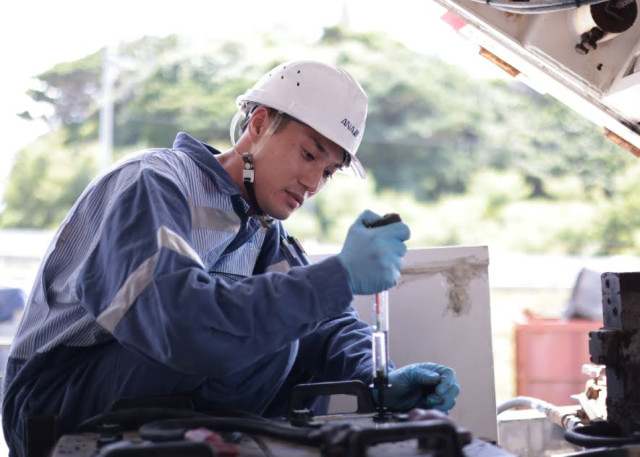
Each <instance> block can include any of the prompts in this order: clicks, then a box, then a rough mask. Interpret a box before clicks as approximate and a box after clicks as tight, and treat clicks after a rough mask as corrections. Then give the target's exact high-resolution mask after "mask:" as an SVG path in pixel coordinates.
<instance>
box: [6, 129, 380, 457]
mask: <svg viewBox="0 0 640 457" xmlns="http://www.w3.org/2000/svg"><path fill="white" fill-rule="evenodd" d="M217 153H218V151H216V150H215V149H213V148H212V147H211V146H209V145H207V144H204V143H202V142H199V141H197V140H195V139H194V138H192V137H190V136H188V135H187V134H184V133H180V134H179V135H178V136H177V138H176V141H175V143H174V146H173V148H171V149H148V150H144V151H141V152H140V153H137V154H135V155H133V156H131V157H127V158H125V159H123V160H122V161H121V162H119V163H117V164H115V165H114V167H112V168H111V169H110V170H109V171H107V172H106V173H104V174H103V175H101V176H99V177H97V178H96V179H95V180H94V181H93V182H92V183H91V184H90V185H89V186H88V188H87V189H86V190H85V191H84V193H83V194H82V196H81V197H80V198H79V200H78V202H77V203H76V204H75V206H74V207H73V208H72V209H71V211H70V212H69V214H68V215H67V217H66V218H65V220H64V221H63V223H62V224H61V226H60V228H59V229H58V231H57V233H56V234H55V237H54V239H53V241H52V243H51V245H50V247H49V249H48V251H47V253H46V255H45V257H44V259H43V262H42V264H41V267H40V270H39V272H38V275H37V278H36V281H35V284H34V288H33V290H32V292H31V294H30V296H29V299H28V302H27V305H26V308H25V312H24V315H23V319H22V321H21V324H20V326H19V329H18V331H17V334H16V336H15V339H14V344H13V346H12V349H11V353H10V357H9V362H8V366H7V373H6V379H5V390H4V399H3V417H2V419H3V427H4V432H5V437H6V439H7V441H8V443H9V446H10V449H11V452H12V455H18V456H20V455H23V452H24V450H23V449H21V445H22V444H21V443H22V442H23V440H24V420H25V418H27V417H30V416H35V415H47V414H56V415H58V416H59V417H60V421H61V426H62V431H66V430H72V429H73V428H74V427H76V426H77V425H78V424H79V423H81V422H82V421H83V420H85V419H87V418H89V417H91V416H93V415H96V414H100V413H102V412H105V411H108V410H109V407H110V405H111V403H112V402H113V401H115V400H116V399H117V398H120V397H131V396H143V395H146V396H153V395H167V394H185V393H186V394H189V395H192V396H193V397H194V398H196V399H197V402H201V403H203V404H206V403H207V402H209V401H210V402H215V403H220V404H224V405H226V406H229V407H233V408H237V409H242V410H245V411H249V412H253V413H257V414H263V415H273V414H281V413H283V412H284V408H283V404H284V400H285V399H286V397H287V395H288V393H289V390H290V388H291V387H292V385H293V384H295V383H297V382H312V381H331V380H344V379H360V380H362V381H364V382H367V383H368V382H369V380H370V377H371V349H370V345H371V343H370V329H369V326H368V325H366V324H365V323H364V322H362V321H361V320H360V319H359V318H358V316H357V314H356V312H355V310H354V309H353V308H352V307H351V306H350V302H351V300H352V299H353V296H352V294H351V292H350V289H349V285H348V279H347V273H346V271H345V269H344V267H343V266H342V264H341V262H340V261H339V260H338V259H337V258H336V257H329V258H327V259H325V260H323V261H321V262H319V263H316V264H312V265H308V266H293V267H292V265H290V262H287V260H286V257H285V256H284V255H283V250H282V245H281V239H282V238H281V237H282V236H286V232H285V230H284V228H283V226H282V224H281V223H279V222H278V223H276V224H275V225H274V226H272V227H270V228H268V229H265V228H263V227H261V225H260V224H259V221H258V220H257V218H255V217H248V216H247V215H246V213H247V211H248V209H249V207H248V204H247V203H246V201H244V199H243V198H242V194H241V192H240V189H239V188H238V187H237V186H236V185H235V184H234V183H233V181H232V180H231V178H230V177H229V176H228V174H227V173H226V171H225V170H224V168H223V167H222V166H221V165H220V163H219V162H218V160H217V159H216V157H215V154H217ZM274 399H276V400H274Z"/></svg>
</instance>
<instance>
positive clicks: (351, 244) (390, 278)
mask: <svg viewBox="0 0 640 457" xmlns="http://www.w3.org/2000/svg"><path fill="white" fill-rule="evenodd" d="M380 218H381V217H380V216H379V215H377V214H376V213H374V212H372V211H369V210H366V211H364V212H363V213H362V214H360V216H358V219H356V221H355V222H354V223H353V224H352V225H351V227H350V228H349V232H348V233H347V239H346V240H345V242H344V245H343V247H342V251H341V252H340V254H338V259H340V261H341V262H342V264H343V265H344V267H345V269H346V270H347V274H348V276H349V285H350V287H351V292H352V293H353V294H354V295H370V294H374V293H377V292H382V291H383V290H387V289H390V288H391V287H393V286H395V285H396V283H397V282H398V280H399V279H400V270H401V269H402V258H403V256H404V254H405V253H406V252H407V247H406V245H405V244H404V242H405V241H406V240H408V239H409V237H410V236H411V231H410V230H409V226H408V225H407V224H405V223H404V222H394V223H391V224H389V225H383V226H381V227H372V228H367V226H366V225H368V224H371V223H373V222H375V221H376V220H378V219H380Z"/></svg>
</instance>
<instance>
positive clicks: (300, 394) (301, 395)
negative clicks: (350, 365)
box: [289, 380, 375, 414]
mask: <svg viewBox="0 0 640 457" xmlns="http://www.w3.org/2000/svg"><path fill="white" fill-rule="evenodd" d="M338 394H342V395H352V396H355V397H356V400H357V409H356V411H355V413H357V414H366V413H372V412H373V411H375V406H374V405H373V400H372V398H371V391H370V390H369V388H368V387H367V386H366V384H365V383H363V382H362V381H358V380H351V381H339V382H317V383H313V384H297V385H296V386H294V388H293V390H292V392H291V399H290V403H289V411H295V410H300V409H303V408H304V400H305V399H307V398H308V397H317V396H328V395H338Z"/></svg>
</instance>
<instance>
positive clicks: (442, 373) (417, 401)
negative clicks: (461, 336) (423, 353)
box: [385, 363, 460, 413]
mask: <svg viewBox="0 0 640 457" xmlns="http://www.w3.org/2000/svg"><path fill="white" fill-rule="evenodd" d="M389 384H391V386H390V387H389V388H388V389H387V390H386V392H385V403H386V405H385V406H386V407H387V408H389V409H391V410H396V411H408V410H410V409H413V408H424V409H437V410H439V411H443V412H445V413H446V412H448V411H449V410H451V409H452V408H453V407H454V406H455V404H456V397H457V396H458V394H459V393H460V386H459V385H458V384H457V383H456V373H455V371H454V370H453V368H450V367H446V366H444V365H438V364H436V363H416V364H411V365H406V366H404V367H400V368H398V369H395V370H393V371H392V372H391V373H389Z"/></svg>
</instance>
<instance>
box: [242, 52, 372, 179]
mask: <svg viewBox="0 0 640 457" xmlns="http://www.w3.org/2000/svg"><path fill="white" fill-rule="evenodd" d="M236 103H237V105H238V107H239V108H240V110H241V111H243V112H245V113H246V112H247V109H248V108H250V107H251V106H252V105H254V104H256V103H257V104H260V105H264V106H268V107H270V108H274V109H276V110H278V111H282V112H283V113H286V114H288V115H289V116H291V117H294V118H295V119H297V120H299V121H300V122H302V123H304V124H307V125H308V126H309V127H311V128H313V129H314V130H316V131H317V132H318V133H320V134H322V135H323V136H325V137H326V138H328V139H330V140H331V141H333V142H334V143H336V144H337V145H338V146H341V147H342V148H344V150H345V151H347V153H348V154H349V155H350V156H351V169H352V170H353V172H354V173H355V174H356V175H357V176H359V177H361V178H364V169H363V167H362V164H361V163H360V161H359V160H358V159H356V152H357V150H358V146H359V145H360V142H361V141H362V135H363V133H364V124H365V120H366V118H367V95H366V94H365V92H364V90H363V89H362V87H360V84H358V82H357V81H356V80H355V79H354V78H353V77H352V76H351V75H350V74H349V73H347V72H346V71H345V70H343V69H342V68H339V67H334V66H331V65H326V64H323V63H320V62H315V61H309V60H297V61H291V62H286V63H283V64H280V65H278V66H277V67H275V68H274V69H272V70H271V71H269V72H268V73H267V74H266V75H264V76H263V77H262V78H260V80H258V82H257V83H256V84H255V85H254V86H253V87H252V88H251V89H249V90H247V91H246V92H245V93H244V94H242V95H240V96H239V97H238V98H237V99H236Z"/></svg>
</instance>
